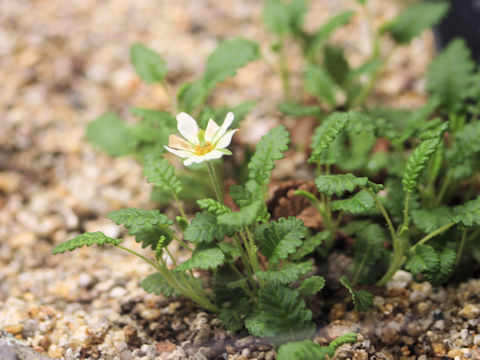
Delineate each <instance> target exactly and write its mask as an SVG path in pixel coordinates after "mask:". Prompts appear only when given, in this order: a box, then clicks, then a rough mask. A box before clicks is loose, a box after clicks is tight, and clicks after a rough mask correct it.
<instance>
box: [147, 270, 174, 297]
mask: <svg viewBox="0 0 480 360" xmlns="http://www.w3.org/2000/svg"><path fill="white" fill-rule="evenodd" d="M173 275H174V274H173ZM140 286H141V287H142V288H143V290H145V291H146V292H147V293H149V294H155V295H164V296H167V297H168V296H172V295H180V292H178V291H177V290H176V289H175V288H173V287H172V286H171V285H170V284H169V283H168V282H167V280H165V278H164V277H163V276H162V275H161V274H159V273H154V274H151V275H148V276H147V277H146V278H145V279H143V280H142V282H141V283H140Z"/></svg>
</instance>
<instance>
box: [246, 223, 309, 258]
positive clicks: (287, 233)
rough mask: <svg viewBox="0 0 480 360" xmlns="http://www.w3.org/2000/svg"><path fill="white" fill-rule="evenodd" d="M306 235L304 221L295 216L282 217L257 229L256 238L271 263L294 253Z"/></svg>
mask: <svg viewBox="0 0 480 360" xmlns="http://www.w3.org/2000/svg"><path fill="white" fill-rule="evenodd" d="M306 236H307V228H306V227H305V225H304V224H303V221H302V220H300V219H297V218H295V217H293V216H291V217H289V218H288V219H285V218H280V219H279V220H278V221H277V222H274V221H272V222H271V223H269V224H268V225H267V224H264V225H260V226H258V227H257V228H256V229H255V240H256V241H257V242H258V244H259V246H260V251H261V252H262V254H263V255H265V256H266V257H267V259H268V261H269V262H271V263H277V262H278V261H279V260H280V259H285V258H286V257H288V255H289V254H292V253H294V252H295V251H296V249H297V247H299V246H301V245H302V243H303V241H302V240H303V239H304V238H305V237H306Z"/></svg>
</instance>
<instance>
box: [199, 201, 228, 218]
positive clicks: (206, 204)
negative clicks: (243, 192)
mask: <svg viewBox="0 0 480 360" xmlns="http://www.w3.org/2000/svg"><path fill="white" fill-rule="evenodd" d="M197 204H198V206H200V209H202V210H206V211H208V212H209V213H211V214H213V215H222V214H227V213H229V212H231V211H232V210H230V208H229V207H227V206H225V205H223V204H222V203H220V202H218V201H217V200H213V199H200V200H197Z"/></svg>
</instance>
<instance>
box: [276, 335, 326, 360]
mask: <svg viewBox="0 0 480 360" xmlns="http://www.w3.org/2000/svg"><path fill="white" fill-rule="evenodd" d="M327 350H330V349H329V348H328V347H327V346H320V345H318V344H316V343H314V342H313V341H312V340H303V341H296V342H289V343H287V344H283V345H282V346H280V348H279V349H278V357H277V360H292V359H295V360H325V355H329V356H333V353H334V352H331V354H330V352H329V351H327Z"/></svg>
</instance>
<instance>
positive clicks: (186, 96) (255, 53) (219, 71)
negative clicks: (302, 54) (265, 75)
mask: <svg viewBox="0 0 480 360" xmlns="http://www.w3.org/2000/svg"><path fill="white" fill-rule="evenodd" d="M259 56H260V53H259V48H258V44H257V43H255V42H253V41H249V40H246V39H242V38H234V39H229V40H225V41H223V42H221V43H220V44H219V45H218V46H217V48H216V49H215V51H214V52H213V53H211V54H210V56H209V57H208V59H207V66H206V69H205V73H204V74H203V76H202V77H201V78H200V79H199V80H197V81H195V82H191V83H185V84H183V85H182V87H181V88H180V89H179V91H178V94H177V98H178V102H179V106H180V108H181V109H182V110H184V111H186V112H189V113H190V112H192V110H193V109H195V108H196V107H197V106H198V105H200V104H202V103H203V102H204V101H205V99H206V98H207V97H208V95H209V94H210V92H211V91H212V90H213V89H214V87H215V86H216V85H217V84H218V83H219V82H222V81H225V80H226V79H227V78H228V77H231V76H234V75H235V74H236V72H237V70H238V69H239V68H241V67H242V66H244V65H245V64H247V63H248V62H251V61H254V60H256V59H258V58H259Z"/></svg>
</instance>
